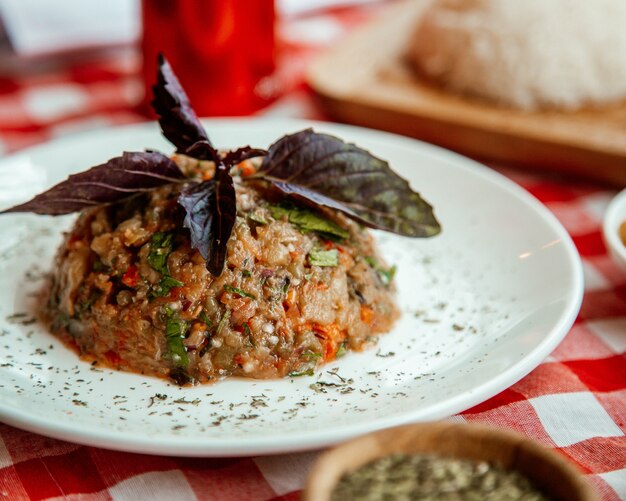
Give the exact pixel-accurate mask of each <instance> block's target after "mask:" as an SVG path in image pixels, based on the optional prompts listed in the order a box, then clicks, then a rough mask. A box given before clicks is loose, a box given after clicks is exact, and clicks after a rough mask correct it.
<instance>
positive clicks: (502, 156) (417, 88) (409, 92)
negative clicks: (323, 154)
mask: <svg viewBox="0 0 626 501" xmlns="http://www.w3.org/2000/svg"><path fill="white" fill-rule="evenodd" d="M424 5H425V2H424V1H422V0H415V1H410V2H401V3H398V4H397V5H392V6H391V7H390V8H389V10H388V12H387V13H386V14H385V15H384V16H383V17H381V18H378V19H376V20H374V21H373V22H371V23H369V24H367V25H366V26H364V27H363V28H361V29H359V30H358V31H356V32H355V33H354V34H352V35H351V36H349V37H348V39H347V40H345V41H344V42H342V43H341V44H339V45H338V46H337V47H336V48H334V49H332V50H331V51H329V52H327V53H326V54H324V55H323V56H322V57H321V58H320V59H319V60H317V61H316V62H315V63H314V64H313V65H312V66H311V69H310V70H309V73H308V82H309V84H310V85H311V87H312V88H313V89H314V90H315V92H316V93H317V95H318V97H319V99H320V101H321V103H322V105H323V106H324V107H325V108H326V110H327V111H328V113H329V114H330V115H332V116H333V117H335V118H336V119H338V120H340V121H344V122H348V123H353V124H357V125H363V126H367V127H373V128H377V129H382V130H388V131H391V132H396V133H399V134H404V135H408V136H413V137H416V138H419V139H422V140H424V141H428V142H431V143H435V144H439V145H441V146H444V147H446V148H450V149H453V150H456V151H459V152H461V153H464V154H467V155H470V156H473V157H479V158H483V159H490V160H496V161H504V162H510V163H514V164H519V165H523V166H528V167H535V168H537V167H538V168H543V169H545V168H549V169H553V170H557V171H561V172H566V173H571V174H576V175H582V176H585V177H591V178H594V179H598V180H602V181H607V182H609V183H611V184H614V185H619V186H626V103H623V104H620V105H618V106H613V107H610V108H603V109H593V110H584V111H576V112H556V111H550V112H537V113H527V112H520V111H516V110H510V109H505V108H501V107H496V106H492V105H489V104H487V103H484V102H481V101H478V100H472V99H469V98H466V97H461V96H458V95H454V94H451V93H448V92H446V91H444V90H442V89H439V88H436V87H434V86H432V85H430V84H428V83H426V82H424V81H420V79H419V77H418V76H417V75H416V74H415V72H414V71H413V69H412V68H411V67H410V65H409V64H408V63H407V62H406V60H405V50H406V46H407V43H408V39H409V37H410V35H411V32H412V30H413V29H414V26H415V25H416V22H417V19H418V18H419V15H420V14H421V12H422V11H423V7H424Z"/></svg>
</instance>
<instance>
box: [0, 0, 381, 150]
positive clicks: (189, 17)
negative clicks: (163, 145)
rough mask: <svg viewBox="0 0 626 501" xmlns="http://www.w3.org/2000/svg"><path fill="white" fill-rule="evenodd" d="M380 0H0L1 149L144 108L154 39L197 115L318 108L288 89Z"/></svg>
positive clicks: (134, 116)
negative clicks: (177, 0)
mask: <svg viewBox="0 0 626 501" xmlns="http://www.w3.org/2000/svg"><path fill="white" fill-rule="evenodd" d="M384 3H389V2H384V1H382V0H312V1H307V2H300V1H298V0H278V1H277V2H276V4H275V5H274V2H273V1H272V0H255V1H243V2H242V1H234V0H225V1H220V2H210V1H208V2H207V1H197V0H190V1H186V2H169V1H163V0H145V1H143V2H141V1H140V0H107V1H106V2H103V1H99V0H59V1H55V2H41V1H38V0H1V1H0V153H7V152H11V151H15V150H18V149H21V148H23V147H25V146H28V145H31V144H35V143H38V142H41V141H44V140H47V139H50V138H53V137H58V136H60V135H64V134H68V133H71V132H74V131H85V130H91V129H97V128H101V127H106V126H109V125H118V124H125V123H132V122H137V121H141V120H146V119H148V118H149V113H150V111H149V109H148V107H147V106H146V103H147V99H146V96H149V86H150V85H151V84H152V83H153V80H154V78H155V66H156V53H158V52H159V51H162V52H164V53H165V55H166V56H167V57H168V59H169V60H170V62H171V64H172V66H173V68H174V70H175V71H176V72H177V74H178V76H179V78H180V80H181V82H182V83H183V85H184V86H185V88H186V90H187V92H188V94H189V95H190V98H191V101H192V104H193V105H194V107H195V108H196V110H197V113H198V114H199V115H200V116H231V115H248V114H253V113H258V112H265V113H267V114H272V113H278V114H280V115H282V116H299V117H305V118H323V116H322V115H321V113H319V112H317V111H315V110H312V109H308V108H310V107H311V106H313V105H312V103H311V102H310V101H309V100H305V99H298V98H299V97H300V95H299V90H302V88H303V85H304V72H305V70H306V68H307V65H308V63H309V61H310V59H311V57H312V56H313V54H316V53H318V51H319V50H320V49H321V48H324V47H328V46H330V45H331V44H333V43H335V42H336V41H337V40H338V39H340V38H342V37H343V36H344V35H345V34H346V33H347V32H348V31H349V29H350V28H352V27H353V26H355V25H357V24H359V23H360V22H361V21H363V20H364V19H366V18H368V17H370V16H371V15H373V12H374V11H375V10H376V9H378V8H380V7H381V6H382V4H384ZM355 4H356V5H359V6H360V7H361V8H359V9H357V10H355V9H351V8H350V7H351V6H352V7H354V6H355ZM144 55H145V56H146V57H145V58H144ZM144 61H145V65H144ZM147 92H148V94H147ZM281 98H282V99H281Z"/></svg>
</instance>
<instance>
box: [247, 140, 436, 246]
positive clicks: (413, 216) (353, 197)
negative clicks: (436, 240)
mask: <svg viewBox="0 0 626 501" xmlns="http://www.w3.org/2000/svg"><path fill="white" fill-rule="evenodd" d="M247 179H251V180H252V179H263V180H265V181H267V182H269V183H271V184H272V185H273V186H275V187H276V188H277V189H278V190H280V191H281V192H283V193H284V194H286V195H290V196H293V197H295V198H298V199H299V200H301V201H303V202H305V203H308V204H310V205H323V206H327V207H332V208H334V209H337V210H339V211H341V212H343V213H344V214H346V215H347V216H349V217H351V218H352V219H355V220H357V221H359V222H360V223H362V224H364V225H365V226H369V227H370V228H377V229H381V230H387V231H391V232H393V233H398V234H400V235H405V236H409V237H430V236H433V235H436V234H437V233H439V232H440V231H441V228H440V226H439V223H438V222H437V220H436V219H435V216H434V215H433V211H432V207H431V206H430V205H429V204H428V203H426V202H425V201H424V200H423V199H422V198H421V197H420V195H419V194H418V193H415V192H414V191H413V190H412V189H411V187H410V186H409V183H408V182H407V181H406V180H405V179H403V178H401V177H400V176H398V175H397V174H396V173H395V172H393V171H392V170H391V169H390V168H389V164H388V163H387V162H385V161H384V160H381V159H379V158H376V157H375V156H373V155H372V154H370V153H369V152H368V151H366V150H363V149H361V148H359V147H357V146H355V145H354V144H349V143H344V142H343V141H342V140H341V139H338V138H336V137H334V136H330V135H328V134H318V133H316V132H313V130H312V129H307V130H303V131H300V132H297V133H295V134H291V135H287V136H284V137H283V138H281V139H279V140H278V141H277V142H276V143H274V144H273V145H271V146H270V148H269V151H268V154H267V156H266V157H265V158H264V159H263V164H262V165H261V168H260V169H259V170H258V172H257V173H256V174H255V175H254V176H251V177H250V178H247Z"/></svg>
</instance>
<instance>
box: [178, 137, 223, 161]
mask: <svg viewBox="0 0 626 501" xmlns="http://www.w3.org/2000/svg"><path fill="white" fill-rule="evenodd" d="M183 153H184V154H185V155H187V156H190V157H192V158H196V159H198V160H212V161H213V162H215V163H216V164H217V163H219V161H220V154H219V153H218V152H217V150H216V149H215V148H214V147H213V145H212V144H211V143H209V142H208V141H204V140H201V141H197V142H195V143H193V144H192V145H191V146H190V147H189V148H187V149H186V150H185V151H184V152H183Z"/></svg>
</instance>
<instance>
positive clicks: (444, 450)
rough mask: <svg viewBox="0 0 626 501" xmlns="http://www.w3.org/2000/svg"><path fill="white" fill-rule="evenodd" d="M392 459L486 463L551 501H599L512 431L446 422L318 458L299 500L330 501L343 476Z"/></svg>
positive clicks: (368, 439) (394, 431)
mask: <svg viewBox="0 0 626 501" xmlns="http://www.w3.org/2000/svg"><path fill="white" fill-rule="evenodd" d="M393 453H406V454H411V453H413V454H420V453H422V454H436V455H439V456H444V457H454V458H464V459H473V460H477V461H488V462H491V463H496V464H499V465H500V466H501V467H503V468H505V469H508V470H514V471H518V472H520V473H521V474H523V475H525V476H526V477H527V478H528V479H530V480H531V481H532V482H533V483H534V484H535V486H536V487H537V488H538V489H539V490H541V491H542V492H543V493H544V494H545V495H546V496H548V497H550V498H551V499H555V500H558V499H563V500H568V501H599V498H598V496H597V494H596V493H595V492H594V490H593V489H592V488H591V486H590V485H589V484H588V483H587V482H586V480H585V479H584V478H583V476H582V475H581V474H580V472H579V471H578V469H577V468H576V467H575V466H574V465H573V464H572V463H570V462H568V461H567V460H566V459H565V458H564V457H563V456H562V455H560V454H559V453H557V452H555V451H552V450H550V449H548V448H546V447H543V446H542V445H540V444H539V443H537V442H535V441H533V440H530V439H529V438H526V437H524V436H523V435H520V434H518V433H514V432H512V431H506V430H501V429H495V428H490V427H487V426H484V425H479V424H456V423H447V422H437V423H419V424H412V425H408V426H401V427H398V428H390V429H387V430H383V431H380V432H376V433H371V434H369V435H365V436H363V437H360V438H357V439H354V440H351V441H349V442H346V443H345V444H342V445H339V446H338V447H336V448H334V449H332V450H330V451H328V452H326V453H324V454H323V455H322V456H320V458H319V459H318V460H317V462H316V463H315V465H314V466H313V469H312V470H311V472H310V474H309V477H308V479H307V482H306V486H305V490H304V492H303V494H302V500H303V501H328V500H330V496H331V493H332V491H333V489H334V487H335V485H336V484H337V482H338V481H339V479H340V478H341V477H342V476H343V475H344V474H345V473H349V472H352V471H354V470H356V469H358V468H359V467H360V466H363V465H364V464H366V463H368V462H370V461H373V460H375V459H378V458H381V457H384V456H387V455H388V454H393Z"/></svg>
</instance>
